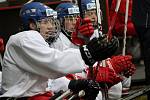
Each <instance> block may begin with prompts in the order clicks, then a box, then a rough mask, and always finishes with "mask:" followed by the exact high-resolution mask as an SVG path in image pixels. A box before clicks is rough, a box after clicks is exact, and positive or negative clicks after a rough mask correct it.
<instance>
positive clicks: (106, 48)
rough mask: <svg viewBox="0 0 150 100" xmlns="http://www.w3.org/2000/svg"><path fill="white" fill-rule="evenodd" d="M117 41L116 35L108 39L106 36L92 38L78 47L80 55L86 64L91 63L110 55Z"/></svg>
mask: <svg viewBox="0 0 150 100" xmlns="http://www.w3.org/2000/svg"><path fill="white" fill-rule="evenodd" d="M118 47H119V41H118V39H117V37H115V36H113V37H112V38H111V40H110V41H108V39H107V36H106V35H104V36H103V37H99V38H93V39H92V40H90V41H89V43H88V44H87V45H83V46H81V47H80V52H81V56H82V58H83V60H84V62H85V64H87V65H90V66H91V65H93V64H94V63H95V62H96V61H101V60H104V59H106V58H108V57H111V56H112V55H113V54H114V53H115V51H116V50H117V48H118Z"/></svg>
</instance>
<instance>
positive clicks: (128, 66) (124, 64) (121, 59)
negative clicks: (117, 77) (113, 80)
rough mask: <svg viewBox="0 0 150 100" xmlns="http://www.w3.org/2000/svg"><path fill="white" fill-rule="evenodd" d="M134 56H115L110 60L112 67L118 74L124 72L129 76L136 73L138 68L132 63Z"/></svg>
mask: <svg viewBox="0 0 150 100" xmlns="http://www.w3.org/2000/svg"><path fill="white" fill-rule="evenodd" d="M131 60H132V56H129V55H126V56H122V55H119V56H113V57H112V59H111V60H110V62H111V64H112V67H113V68H114V70H115V72H116V74H120V73H123V75H124V76H126V77H129V76H131V75H133V74H134V72H135V70H136V68H135V65H134V64H133V63H132V61H131Z"/></svg>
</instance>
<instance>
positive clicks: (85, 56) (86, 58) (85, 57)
mask: <svg viewBox="0 0 150 100" xmlns="http://www.w3.org/2000/svg"><path fill="white" fill-rule="evenodd" d="M80 52H81V56H82V59H83V60H84V62H85V64H87V65H89V66H92V65H93V64H94V63H95V62H96V61H95V60H94V59H93V58H92V55H91V53H90V52H89V50H88V48H87V46H86V45H83V46H81V47H80Z"/></svg>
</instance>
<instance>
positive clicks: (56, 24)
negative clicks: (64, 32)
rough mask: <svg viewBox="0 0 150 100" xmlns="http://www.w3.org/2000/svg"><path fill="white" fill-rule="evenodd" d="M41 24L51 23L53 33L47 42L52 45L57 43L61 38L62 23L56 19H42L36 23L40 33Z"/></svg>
mask: <svg viewBox="0 0 150 100" xmlns="http://www.w3.org/2000/svg"><path fill="white" fill-rule="evenodd" d="M40 22H43V23H45V24H46V23H51V26H52V31H51V33H50V35H49V38H47V39H46V40H45V41H46V42H47V43H48V44H49V45H50V44H51V43H53V42H54V41H56V39H57V38H58V37H59V33H60V23H59V21H58V20H57V19H56V18H53V17H48V18H44V19H41V20H39V21H38V22H37V23H36V24H37V29H38V31H39V30H40Z"/></svg>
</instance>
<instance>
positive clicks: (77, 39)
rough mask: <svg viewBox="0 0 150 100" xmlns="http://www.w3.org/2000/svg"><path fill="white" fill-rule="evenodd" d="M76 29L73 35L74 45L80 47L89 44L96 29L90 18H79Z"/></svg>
mask: <svg viewBox="0 0 150 100" xmlns="http://www.w3.org/2000/svg"><path fill="white" fill-rule="evenodd" d="M75 29H76V31H75V32H73V33H72V36H71V39H72V42H73V43H74V44H76V45H79V46H82V45H84V44H85V43H86V42H88V41H89V39H90V37H91V36H92V34H93V33H94V28H93V25H92V22H91V20H90V19H89V18H84V19H81V18H78V19H77V22H76V26H75Z"/></svg>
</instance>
